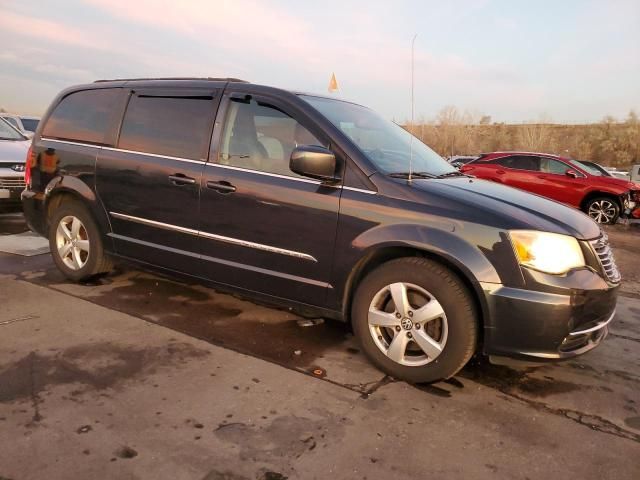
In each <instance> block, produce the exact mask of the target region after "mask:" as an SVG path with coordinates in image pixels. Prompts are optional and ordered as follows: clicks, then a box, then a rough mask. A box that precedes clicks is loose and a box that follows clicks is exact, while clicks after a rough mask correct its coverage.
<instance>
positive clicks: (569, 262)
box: [509, 230, 585, 274]
mask: <svg viewBox="0 0 640 480" xmlns="http://www.w3.org/2000/svg"><path fill="white" fill-rule="evenodd" d="M509 235H510V236H511V243H512V244H513V249H514V251H515V252H516V257H518V261H519V262H520V264H521V265H525V266H527V267H531V268H534V269H536V270H540V271H541V272H546V273H554V274H560V273H566V272H568V271H569V270H571V269H572V268H576V267H584V266H585V263H584V255H583V254H582V249H581V248H580V245H579V244H578V241H577V240H576V239H575V238H573V237H570V236H568V235H559V234H557V233H548V232H537V231H533V230H513V231H511V232H509Z"/></svg>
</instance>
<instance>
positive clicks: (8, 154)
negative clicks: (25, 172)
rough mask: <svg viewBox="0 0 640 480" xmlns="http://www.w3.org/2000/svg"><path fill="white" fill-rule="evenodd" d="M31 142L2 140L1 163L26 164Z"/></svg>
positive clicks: (0, 142)
mask: <svg viewBox="0 0 640 480" xmlns="http://www.w3.org/2000/svg"><path fill="white" fill-rule="evenodd" d="M29 145H31V141H30V140H0V162H15V163H24V162H25V161H26V159H27V151H28V150H29Z"/></svg>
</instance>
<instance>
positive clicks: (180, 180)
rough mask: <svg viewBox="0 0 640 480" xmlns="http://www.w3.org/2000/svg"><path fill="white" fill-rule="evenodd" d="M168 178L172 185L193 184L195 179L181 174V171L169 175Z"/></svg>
mask: <svg viewBox="0 0 640 480" xmlns="http://www.w3.org/2000/svg"><path fill="white" fill-rule="evenodd" d="M169 180H170V181H171V183H173V184H174V185H178V186H181V185H195V183H196V179H195V178H191V177H187V176H186V175H184V174H182V173H176V174H175V175H169Z"/></svg>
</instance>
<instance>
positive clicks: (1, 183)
mask: <svg viewBox="0 0 640 480" xmlns="http://www.w3.org/2000/svg"><path fill="white" fill-rule="evenodd" d="M25 186H26V185H25V183H24V178H23V177H0V188H24V187H25Z"/></svg>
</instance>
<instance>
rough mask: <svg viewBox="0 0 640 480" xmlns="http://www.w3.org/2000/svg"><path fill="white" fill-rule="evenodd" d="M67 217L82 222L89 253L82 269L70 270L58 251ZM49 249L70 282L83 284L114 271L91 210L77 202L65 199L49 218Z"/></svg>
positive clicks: (82, 235) (82, 232) (81, 232)
mask: <svg viewBox="0 0 640 480" xmlns="http://www.w3.org/2000/svg"><path fill="white" fill-rule="evenodd" d="M67 217H75V218H77V219H79V220H80V222H81V225H82V228H81V229H80V234H79V235H80V236H81V237H82V239H86V241H88V245H89V251H88V252H86V255H85V256H84V257H83V260H84V264H83V265H82V267H81V268H77V269H73V268H70V267H69V266H68V265H67V264H66V263H65V261H64V260H63V258H62V257H61V255H60V253H59V251H58V245H57V231H58V226H59V224H60V222H61V221H62V220H63V219H65V218H67ZM49 247H50V248H51V256H52V257H53V261H54V262H55V264H56V266H57V267H58V269H59V270H60V271H61V272H62V273H63V274H64V275H65V276H66V277H67V278H69V279H70V280H73V281H75V282H82V281H86V280H89V279H90V278H92V277H94V276H95V275H98V274H102V273H108V272H110V271H111V270H112V268H113V264H112V261H111V259H110V258H109V257H108V256H107V255H106V254H105V252H104V246H103V244H102V237H101V235H100V231H99V230H98V227H97V225H96V223H95V221H94V219H93V217H92V216H91V213H89V210H88V209H87V208H86V207H85V206H84V205H82V204H81V203H80V202H78V201H77V200H67V199H65V200H64V201H63V202H62V203H61V204H60V205H59V206H58V207H57V208H56V209H55V210H54V211H53V212H52V214H51V216H50V217H49Z"/></svg>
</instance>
